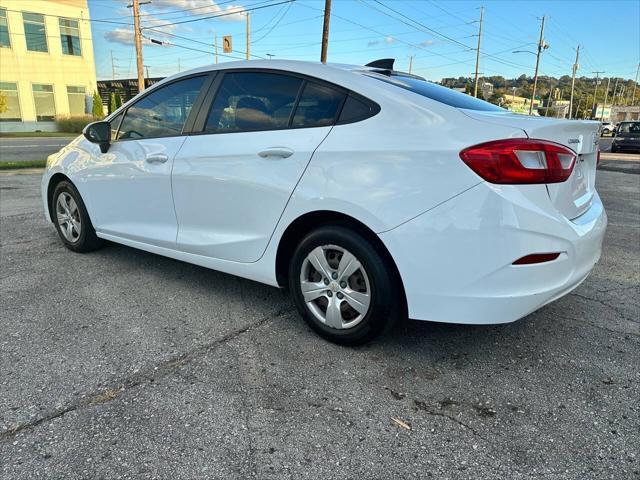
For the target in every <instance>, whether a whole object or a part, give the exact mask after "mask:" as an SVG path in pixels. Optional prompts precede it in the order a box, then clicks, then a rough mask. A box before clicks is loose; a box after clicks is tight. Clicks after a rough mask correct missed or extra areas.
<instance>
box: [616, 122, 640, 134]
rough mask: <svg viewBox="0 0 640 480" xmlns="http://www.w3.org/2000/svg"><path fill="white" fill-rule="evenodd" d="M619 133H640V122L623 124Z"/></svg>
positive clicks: (619, 127)
mask: <svg viewBox="0 0 640 480" xmlns="http://www.w3.org/2000/svg"><path fill="white" fill-rule="evenodd" d="M618 133H640V122H622V123H621V124H620V125H619V126H618Z"/></svg>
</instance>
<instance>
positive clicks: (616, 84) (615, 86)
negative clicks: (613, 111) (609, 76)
mask: <svg viewBox="0 0 640 480" xmlns="http://www.w3.org/2000/svg"><path fill="white" fill-rule="evenodd" d="M618 80H619V79H618V78H616V83H615V84H614V85H613V94H612V95H611V106H612V107H613V106H614V105H615V104H616V92H617V91H618Z"/></svg>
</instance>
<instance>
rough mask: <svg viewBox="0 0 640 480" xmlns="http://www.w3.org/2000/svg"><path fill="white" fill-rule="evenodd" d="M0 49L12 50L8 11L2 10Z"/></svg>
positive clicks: (0, 10)
mask: <svg viewBox="0 0 640 480" xmlns="http://www.w3.org/2000/svg"><path fill="white" fill-rule="evenodd" d="M0 47H6V48H11V39H10V38H9V25H8V24H7V9H6V8H0Z"/></svg>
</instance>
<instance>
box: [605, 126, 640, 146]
mask: <svg viewBox="0 0 640 480" xmlns="http://www.w3.org/2000/svg"><path fill="white" fill-rule="evenodd" d="M611 151H612V152H614V153H615V152H640V121H635V122H620V124H619V125H618V128H616V132H615V137H614V138H613V142H612V143H611Z"/></svg>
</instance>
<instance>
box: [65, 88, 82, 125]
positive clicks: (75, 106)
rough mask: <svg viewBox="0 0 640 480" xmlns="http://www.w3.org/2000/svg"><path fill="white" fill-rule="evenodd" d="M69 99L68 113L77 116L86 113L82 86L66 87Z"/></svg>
mask: <svg viewBox="0 0 640 480" xmlns="http://www.w3.org/2000/svg"><path fill="white" fill-rule="evenodd" d="M67 98H68V99H69V115H71V116H72V117H73V116H77V115H84V114H85V113H86V96H85V89H84V87H71V86H69V87H67Z"/></svg>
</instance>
